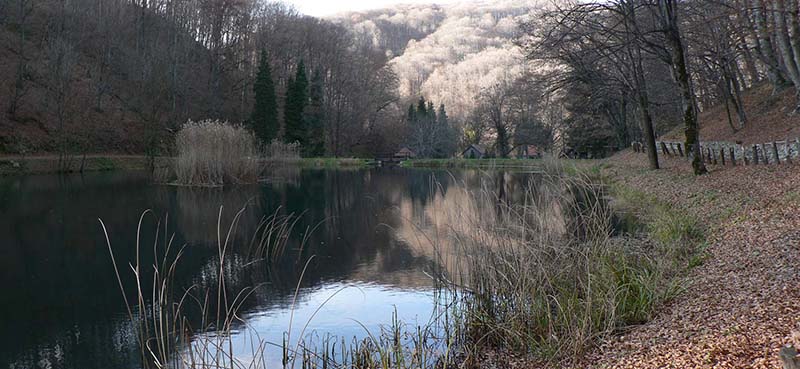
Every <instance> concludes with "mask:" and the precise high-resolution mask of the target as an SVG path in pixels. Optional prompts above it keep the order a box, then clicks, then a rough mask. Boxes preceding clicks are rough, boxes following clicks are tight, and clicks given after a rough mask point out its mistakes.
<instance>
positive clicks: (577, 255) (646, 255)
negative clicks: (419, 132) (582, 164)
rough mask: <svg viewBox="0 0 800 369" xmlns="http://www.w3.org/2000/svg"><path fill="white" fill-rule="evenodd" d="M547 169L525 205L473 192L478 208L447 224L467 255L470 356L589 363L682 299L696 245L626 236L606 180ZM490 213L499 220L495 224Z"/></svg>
mask: <svg viewBox="0 0 800 369" xmlns="http://www.w3.org/2000/svg"><path fill="white" fill-rule="evenodd" d="M542 167H543V168H544V169H545V174H542V175H541V180H540V181H534V182H531V183H530V184H529V186H528V187H527V188H526V189H525V193H524V194H523V196H522V197H523V199H524V200H523V201H521V202H513V201H507V199H505V198H503V196H502V195H498V193H500V194H502V191H497V190H495V189H482V190H469V189H464V191H467V193H468V196H469V197H471V198H472V201H464V202H463V206H464V207H474V208H471V209H468V208H462V209H455V210H453V211H451V212H450V215H449V217H450V219H448V220H446V221H447V222H448V223H449V224H451V227H452V232H451V235H450V237H451V238H452V240H451V243H452V244H454V245H455V246H454V247H456V248H458V250H459V251H458V252H457V253H456V254H458V255H459V257H458V259H459V260H458V262H457V263H458V265H457V266H456V267H451V268H450V269H453V270H456V274H457V275H455V276H451V277H450V278H451V279H452V280H453V281H454V283H453V285H454V286H457V287H454V288H458V289H463V290H465V291H466V293H465V294H464V295H463V296H464V298H463V301H462V303H463V306H462V309H463V310H464V324H465V326H464V327H463V329H464V330H465V331H466V335H467V341H468V346H469V347H471V348H470V350H483V349H490V348H493V347H501V348H504V349H510V350H513V351H517V352H524V353H532V354H534V355H535V356H538V357H540V358H545V359H563V358H574V357H579V356H580V355H581V354H583V353H584V352H585V351H586V350H587V349H588V348H590V347H591V346H592V345H594V344H595V343H597V342H598V340H599V339H601V338H603V337H605V336H607V335H609V334H611V333H613V332H617V331H619V330H622V329H625V327H627V326H629V325H632V324H639V323H642V322H645V321H647V320H648V319H650V318H651V315H652V314H653V313H654V311H655V309H656V308H657V307H658V306H659V305H661V304H662V303H663V302H664V301H666V300H668V299H669V298H671V297H673V296H674V294H675V293H676V292H677V291H678V287H679V284H678V281H679V279H678V278H677V277H678V276H679V275H680V272H681V269H682V268H684V267H685V265H686V264H687V260H688V257H689V256H690V255H691V252H690V249H691V245H692V243H691V242H690V241H691V240H690V238H691V237H674V238H671V240H672V241H674V242H672V241H671V242H669V243H663V242H661V241H658V240H653V239H652V238H651V237H650V236H649V235H648V234H644V233H640V232H638V231H635V230H632V231H629V230H625V229H619V228H618V227H615V226H617V225H619V222H618V221H617V219H618V218H619V217H618V215H617V214H616V212H615V209H614V208H613V207H612V205H611V203H610V201H609V198H610V195H611V193H609V186H608V185H607V183H606V182H605V180H604V179H603V178H601V177H599V176H598V175H596V174H591V173H587V172H585V171H579V170H575V169H574V168H573V167H569V166H565V165H564V164H563V163H559V162H555V161H553V162H545V163H543V165H542ZM450 191H452V189H450ZM482 204H483V205H482ZM485 204H493V205H494V206H495V207H496V211H494V212H491V213H493V214H487V211H486V206H485ZM481 209H483V211H481ZM680 229H684V228H680Z"/></svg>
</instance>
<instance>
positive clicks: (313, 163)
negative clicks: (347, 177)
mask: <svg viewBox="0 0 800 369" xmlns="http://www.w3.org/2000/svg"><path fill="white" fill-rule="evenodd" d="M172 160H173V158H171V157H155V158H153V157H148V156H145V155H86V156H66V157H64V158H59V157H58V156H12V157H0V176H12V175H29V174H50V173H82V172H103V171H117V170H122V171H140V170H149V169H153V168H163V167H167V166H169V165H170V164H171V162H172ZM263 164H264V165H265V166H268V167H272V166H292V167H299V168H309V169H312V168H320V169H339V168H341V169H344V168H353V169H358V168H367V167H370V166H374V165H376V163H374V162H373V161H372V160H369V159H356V158H299V159H281V160H273V159H267V160H264V161H263Z"/></svg>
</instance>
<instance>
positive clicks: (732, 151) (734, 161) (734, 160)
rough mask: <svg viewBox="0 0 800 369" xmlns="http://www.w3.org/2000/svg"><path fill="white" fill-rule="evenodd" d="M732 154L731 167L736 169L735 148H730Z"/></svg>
mask: <svg viewBox="0 0 800 369" xmlns="http://www.w3.org/2000/svg"><path fill="white" fill-rule="evenodd" d="M728 151H730V154H731V165H733V166H734V167H735V166H736V150H735V149H734V148H733V147H730V148H729V150H728Z"/></svg>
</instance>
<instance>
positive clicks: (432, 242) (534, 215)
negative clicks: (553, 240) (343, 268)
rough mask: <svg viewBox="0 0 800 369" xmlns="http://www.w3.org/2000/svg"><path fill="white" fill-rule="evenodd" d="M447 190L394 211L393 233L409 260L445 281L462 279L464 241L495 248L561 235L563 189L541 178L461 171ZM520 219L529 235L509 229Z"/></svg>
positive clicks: (510, 173) (522, 174) (536, 176)
mask: <svg viewBox="0 0 800 369" xmlns="http://www.w3.org/2000/svg"><path fill="white" fill-rule="evenodd" d="M448 188H449V190H447V191H443V190H437V191H434V192H431V194H430V195H428V197H426V199H427V202H426V203H421V202H417V201H414V200H413V198H410V197H409V198H406V199H404V200H403V201H401V203H400V206H398V211H399V217H400V218H402V219H403V220H404V222H403V223H402V225H401V226H400V227H398V228H397V236H398V237H399V238H400V239H401V240H404V241H405V242H406V243H407V244H408V247H409V249H410V250H411V253H412V254H413V255H414V257H416V258H421V259H427V260H431V261H433V262H435V264H436V265H437V266H439V267H441V268H442V270H441V271H442V272H444V273H445V275H446V276H448V278H454V279H457V278H459V277H461V276H464V275H466V272H467V271H466V270H465V269H464V268H467V267H468V265H467V264H465V263H463V262H462V260H463V258H464V257H465V256H466V255H465V254H466V251H465V250H463V249H462V246H463V245H464V244H465V243H466V242H465V241H466V240H470V242H469V244H476V243H477V244H481V245H484V246H485V247H487V248H494V247H499V245H504V246H505V245H508V244H509V243H512V244H513V243H518V242H520V240H522V239H524V238H525V237H538V236H539V235H541V234H548V235H551V236H552V235H563V234H564V232H565V222H566V218H565V214H564V211H563V209H562V206H561V202H560V196H561V195H562V194H563V191H564V189H563V187H560V186H558V185H557V184H555V183H552V182H551V181H548V180H545V179H544V178H543V177H542V176H540V175H534V174H530V173H514V172H505V171H496V172H480V171H463V172H459V173H458V174H457V175H455V176H454V177H453V180H452V181H451V182H450V184H449V185H448ZM521 211H522V213H520V212H521ZM521 215H522V216H524V217H525V219H526V222H527V224H528V225H529V228H528V229H525V230H523V229H520V228H519V227H511V226H510V224H511V222H510V221H511V220H514V221H517V220H519V217H520V216H521ZM517 224H518V223H517ZM531 230H536V231H535V232H531ZM526 233H527V234H526ZM476 241H477V242H476Z"/></svg>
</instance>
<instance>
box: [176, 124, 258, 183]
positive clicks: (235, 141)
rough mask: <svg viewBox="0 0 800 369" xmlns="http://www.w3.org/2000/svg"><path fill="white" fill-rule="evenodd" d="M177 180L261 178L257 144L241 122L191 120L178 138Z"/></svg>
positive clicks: (213, 180) (255, 179)
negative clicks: (238, 123) (236, 123)
mask: <svg viewBox="0 0 800 369" xmlns="http://www.w3.org/2000/svg"><path fill="white" fill-rule="evenodd" d="M175 147H176V152H177V156H176V158H175V175H176V177H177V184H179V185H186V186H222V185H225V184H230V183H253V182H257V181H258V174H259V165H258V161H259V155H258V144H257V140H256V138H255V136H254V135H253V133H252V132H251V131H250V130H248V129H247V128H245V127H243V126H241V125H234V124H230V123H228V122H221V121H217V120H204V121H200V122H193V121H189V122H187V123H186V124H184V125H183V127H181V130H180V131H179V132H178V134H177V137H176V138H175Z"/></svg>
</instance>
